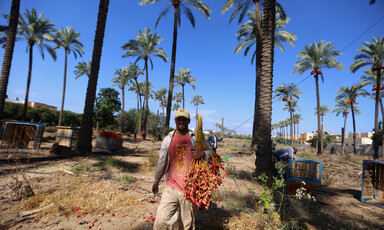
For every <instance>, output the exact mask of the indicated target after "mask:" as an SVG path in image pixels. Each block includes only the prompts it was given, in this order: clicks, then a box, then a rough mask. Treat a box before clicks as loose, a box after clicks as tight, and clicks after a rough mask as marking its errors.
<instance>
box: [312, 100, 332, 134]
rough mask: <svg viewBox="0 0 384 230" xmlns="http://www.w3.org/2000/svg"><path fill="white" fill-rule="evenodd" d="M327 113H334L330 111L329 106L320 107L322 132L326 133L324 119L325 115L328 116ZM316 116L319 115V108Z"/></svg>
mask: <svg viewBox="0 0 384 230" xmlns="http://www.w3.org/2000/svg"><path fill="white" fill-rule="evenodd" d="M327 113H332V111H331V110H329V108H328V106H327V105H320V116H321V131H324V128H323V125H324V123H323V118H324V115H325V114H327ZM315 115H317V108H315Z"/></svg>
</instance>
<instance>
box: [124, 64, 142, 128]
mask: <svg viewBox="0 0 384 230" xmlns="http://www.w3.org/2000/svg"><path fill="white" fill-rule="evenodd" d="M128 74H129V78H130V79H133V83H132V86H133V90H132V89H131V88H130V89H128V90H130V91H134V92H135V93H136V94H137V104H138V106H137V110H138V111H139V130H140V131H141V107H140V106H139V105H141V96H140V95H141V93H140V92H142V91H141V88H143V89H144V84H142V85H143V86H142V87H140V84H139V82H138V79H139V78H140V75H141V74H144V70H143V69H141V68H140V67H139V66H138V65H136V64H135V63H130V64H129V68H128Z"/></svg>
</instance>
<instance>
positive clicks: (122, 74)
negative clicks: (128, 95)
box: [112, 67, 131, 112]
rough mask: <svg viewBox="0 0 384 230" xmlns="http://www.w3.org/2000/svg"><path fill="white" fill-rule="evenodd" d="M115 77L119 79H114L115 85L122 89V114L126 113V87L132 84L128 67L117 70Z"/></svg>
mask: <svg viewBox="0 0 384 230" xmlns="http://www.w3.org/2000/svg"><path fill="white" fill-rule="evenodd" d="M115 75H117V77H114V78H112V81H113V83H114V84H113V85H114V86H115V85H116V86H117V87H119V88H120V89H121V97H122V98H121V99H122V102H123V106H122V110H121V111H122V112H124V110H125V109H124V105H125V86H126V85H128V84H129V82H130V80H131V79H130V75H129V70H128V67H123V68H121V69H117V70H115Z"/></svg>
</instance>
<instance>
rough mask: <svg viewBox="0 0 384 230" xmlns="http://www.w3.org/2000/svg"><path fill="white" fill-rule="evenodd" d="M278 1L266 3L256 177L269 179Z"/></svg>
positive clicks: (270, 173)
mask: <svg viewBox="0 0 384 230" xmlns="http://www.w3.org/2000/svg"><path fill="white" fill-rule="evenodd" d="M275 6H276V0H265V1H264V16H265V17H264V20H263V44H262V69H261V71H262V73H261V76H262V77H263V79H262V81H261V94H260V120H259V122H260V123H259V124H260V129H259V133H260V140H259V143H258V144H259V146H257V151H256V162H255V165H256V171H255V172H256V175H261V174H262V173H266V175H267V176H268V177H269V178H272V175H274V174H275V170H274V166H273V162H272V157H271V155H272V140H271V121H272V88H273V57H274V55H273V52H274V35H275V11H276V9H275Z"/></svg>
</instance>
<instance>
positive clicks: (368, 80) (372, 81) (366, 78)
mask: <svg viewBox="0 0 384 230" xmlns="http://www.w3.org/2000/svg"><path fill="white" fill-rule="evenodd" d="M364 74H365V75H363V76H361V77H360V80H361V83H362V84H363V85H373V87H372V91H374V92H373V93H371V97H370V98H369V99H371V100H375V99H376V90H377V88H379V89H380V90H381V89H384V86H383V81H384V71H382V72H381V76H380V81H381V83H380V86H379V87H377V79H376V78H377V75H376V73H374V72H373V71H372V69H371V68H367V69H365V71H364ZM383 96H384V95H383V94H382V93H380V108H381V116H382V120H383V121H384V105H383ZM382 146H384V138H383V140H382ZM374 148H376V146H374ZM381 152H382V155H384V148H381Z"/></svg>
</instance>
